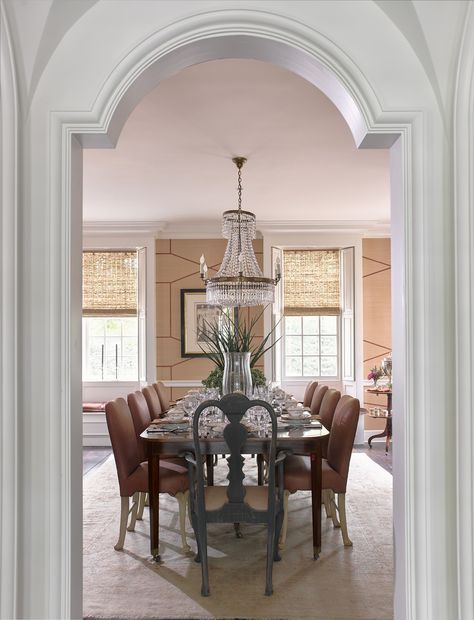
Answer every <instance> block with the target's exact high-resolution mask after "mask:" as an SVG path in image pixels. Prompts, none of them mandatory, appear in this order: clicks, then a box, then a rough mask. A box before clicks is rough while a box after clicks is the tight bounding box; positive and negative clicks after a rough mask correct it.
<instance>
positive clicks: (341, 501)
mask: <svg viewBox="0 0 474 620" xmlns="http://www.w3.org/2000/svg"><path fill="white" fill-rule="evenodd" d="M337 506H338V510H339V519H340V521H341V534H342V540H343V542H344V547H352V541H351V539H350V538H349V534H348V533H347V519H346V494H345V493H338V495H337Z"/></svg>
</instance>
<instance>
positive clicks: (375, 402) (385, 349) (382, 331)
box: [362, 239, 392, 429]
mask: <svg viewBox="0 0 474 620" xmlns="http://www.w3.org/2000/svg"><path fill="white" fill-rule="evenodd" d="M362 257H363V258H362V263H363V264H362V269H363V299H364V376H365V377H367V374H368V373H369V372H370V369H371V368H372V367H373V366H377V367H380V364H381V362H382V360H383V358H384V357H386V355H387V353H389V352H390V351H391V350H392V329H391V283H390V278H391V262H390V239H363V241H362ZM364 401H365V407H366V408H369V407H374V406H376V407H380V408H383V409H384V408H385V407H386V404H387V397H386V396H383V395H380V396H376V395H374V394H368V393H367V392H365V394H364ZM384 427H385V421H384V420H376V419H374V418H370V417H369V416H366V417H365V428H366V429H379V428H380V429H383V428H384Z"/></svg>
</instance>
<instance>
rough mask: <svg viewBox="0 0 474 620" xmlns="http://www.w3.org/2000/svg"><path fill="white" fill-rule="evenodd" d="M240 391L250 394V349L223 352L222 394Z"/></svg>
mask: <svg viewBox="0 0 474 620" xmlns="http://www.w3.org/2000/svg"><path fill="white" fill-rule="evenodd" d="M232 392H242V393H243V394H245V396H248V397H250V396H251V395H252V373H251V372H250V351H246V352H243V353H224V375H223V377H222V395H224V394H232Z"/></svg>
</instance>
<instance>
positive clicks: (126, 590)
mask: <svg viewBox="0 0 474 620" xmlns="http://www.w3.org/2000/svg"><path fill="white" fill-rule="evenodd" d="M247 463H248V465H247V466H248V469H249V472H252V474H253V472H254V470H255V465H254V461H252V460H251V459H250V458H249V457H248V458H247ZM223 475H225V461H222V460H221V459H220V460H219V466H218V468H216V483H217V482H218V481H219V478H221V479H222V476H223ZM161 498H162V499H161V500H160V502H161V511H160V519H161V524H160V526H161V527H160V536H161V547H160V551H161V558H162V563H161V564H159V565H158V564H156V563H154V562H153V561H152V560H151V556H150V553H149V537H148V531H149V518H148V509H145V515H144V519H143V521H142V522H137V528H136V531H135V532H128V533H127V537H126V539H125V547H124V550H123V551H114V548H113V546H114V544H115V542H116V540H117V535H118V527H119V513H120V498H119V493H118V484H117V478H116V471H115V463H114V461H113V457H110V458H109V459H108V460H107V461H106V462H105V463H104V464H103V465H102V466H101V467H99V468H97V470H93V471H92V472H91V474H89V475H88V476H86V478H85V479H84V616H85V618H88V619H94V618H97V619H99V618H100V619H103V618H110V619H136V618H146V619H150V618H170V619H171V618H247V619H248V618H264V619H283V618H285V619H299V618H318V619H324V620H360V619H362V618H364V619H366V620H368V619H373V620H386V619H387V620H388V619H389V618H392V617H393V608H392V599H393V585H392V583H393V548H392V477H391V475H390V474H389V473H388V472H386V471H385V470H384V469H382V468H381V467H380V466H379V465H377V464H376V463H374V462H373V461H372V460H371V459H370V458H369V457H368V456H366V455H365V454H353V456H352V462H351V471H350V480H349V485H348V493H347V516H348V526H349V535H350V537H351V539H352V541H353V543H354V546H353V547H352V548H344V546H343V544H342V539H341V534H340V531H339V530H334V529H333V527H332V524H331V521H330V519H325V516H324V517H323V530H322V542H323V550H322V554H321V556H320V558H319V560H317V561H314V560H313V559H312V542H311V510H310V497H309V493H297V494H295V495H293V496H291V497H290V515H289V529H288V540H287V546H286V549H285V551H284V553H283V559H282V561H281V562H278V563H275V564H274V569H273V585H274V594H273V596H271V597H267V596H265V595H264V587H265V559H266V529H265V528H264V527H263V526H259V525H245V524H242V529H243V532H244V538H243V539H236V538H235V536H234V532H233V526H232V525H221V524H218V525H211V526H210V527H209V529H208V531H209V535H208V543H209V558H210V566H209V579H210V587H211V596H210V597H208V598H203V597H201V595H200V587H201V569H200V565H199V564H196V563H195V562H194V561H193V556H189V555H185V554H183V553H182V552H181V546H180V538H179V527H178V511H177V502H176V500H175V499H173V498H171V497H169V496H166V495H162V496H161ZM188 533H189V537H188V542H189V543H190V545H191V547H192V548H193V549H195V548H196V544H195V540H194V536H193V534H192V528H191V527H190V526H189V524H188Z"/></svg>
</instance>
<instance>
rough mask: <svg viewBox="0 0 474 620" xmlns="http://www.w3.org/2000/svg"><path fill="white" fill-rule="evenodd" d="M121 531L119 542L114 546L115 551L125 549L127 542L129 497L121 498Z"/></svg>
mask: <svg viewBox="0 0 474 620" xmlns="http://www.w3.org/2000/svg"><path fill="white" fill-rule="evenodd" d="M120 501H121V505H120V532H119V537H118V541H117V544H116V545H115V546H114V549H115V551H120V550H121V549H123V543H124V542H125V534H126V533H127V521H128V513H129V509H128V497H121V498H120Z"/></svg>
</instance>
